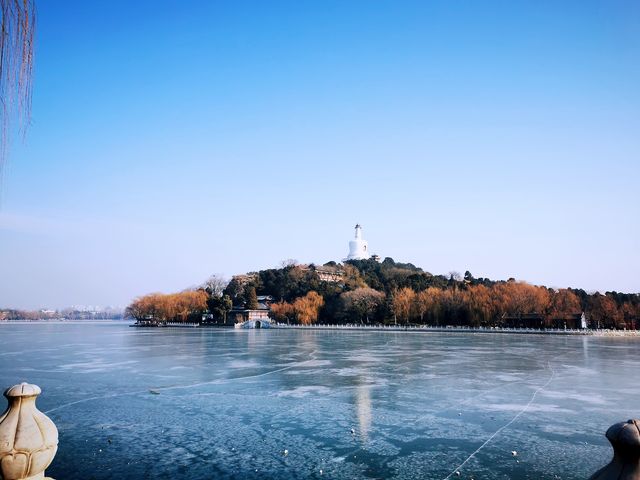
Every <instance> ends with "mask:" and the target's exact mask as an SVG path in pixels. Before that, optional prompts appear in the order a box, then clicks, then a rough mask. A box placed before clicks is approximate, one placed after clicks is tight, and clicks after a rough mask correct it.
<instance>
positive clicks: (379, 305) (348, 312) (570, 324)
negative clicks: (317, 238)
mask: <svg viewBox="0 0 640 480" xmlns="http://www.w3.org/2000/svg"><path fill="white" fill-rule="evenodd" d="M194 292H198V294H194ZM258 298H260V299H261V300H262V301H263V302H265V303H266V304H268V305H269V307H270V316H271V317H272V318H273V319H274V320H276V321H279V322H285V323H301V324H313V323H329V324H332V323H367V324H389V323H393V324H430V325H469V326H512V327H533V328H550V327H554V328H564V327H566V328H576V327H579V326H580V323H581V319H582V318H583V317H582V315H583V313H584V318H585V319H586V321H587V323H588V326H589V327H590V328H627V329H635V328H637V326H639V325H640V295H638V294H623V293H618V292H606V293H605V294H601V293H597V292H596V293H592V294H589V293H587V292H585V291H584V290H581V289H571V288H565V289H551V288H547V287H543V286H535V285H530V284H528V283H525V282H519V281H516V280H514V279H509V280H499V281H494V280H490V279H487V278H475V277H474V276H473V275H472V274H471V273H470V272H468V271H467V272H465V274H464V276H461V275H459V274H456V273H450V274H449V275H447V276H444V275H433V274H431V273H429V272H426V271H424V270H422V269H421V268H418V267H416V266H415V265H412V264H411V263H399V262H395V261H394V260H393V259H391V258H385V259H384V260H383V261H382V262H377V261H375V260H371V259H370V260H351V261H347V262H344V263H336V262H328V263H326V264H324V265H321V266H320V265H313V264H311V265H299V264H295V263H293V262H290V263H288V264H287V265H285V266H283V267H281V268H272V269H267V270H260V271H258V272H251V273H247V274H244V275H237V276H234V277H233V278H232V279H231V281H229V282H225V281H223V280H222V279H220V278H218V277H215V276H214V277H212V278H211V279H209V280H208V281H207V282H205V284H203V285H202V286H200V287H198V288H196V289H191V290H187V291H185V292H182V293H177V294H170V295H162V294H152V295H147V296H144V297H140V298H138V299H136V300H135V301H134V302H133V303H132V304H131V305H130V306H129V307H128V309H127V312H128V314H129V315H130V316H132V317H134V318H136V319H138V320H142V319H147V320H156V321H160V322H163V321H201V319H202V318H203V315H205V317H206V318H207V319H208V321H209V322H211V323H218V324H221V323H222V324H223V323H225V322H226V319H227V313H228V312H229V310H231V309H232V308H236V309H242V308H246V309H253V308H256V306H257V299H258Z"/></svg>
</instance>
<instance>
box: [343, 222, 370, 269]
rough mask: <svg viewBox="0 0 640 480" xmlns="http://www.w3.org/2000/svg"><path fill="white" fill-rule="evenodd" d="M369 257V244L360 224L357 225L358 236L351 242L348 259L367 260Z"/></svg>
mask: <svg viewBox="0 0 640 480" xmlns="http://www.w3.org/2000/svg"><path fill="white" fill-rule="evenodd" d="M369 257H370V255H369V244H368V243H367V241H366V240H365V239H363V238H362V227H361V226H360V224H358V225H356V238H355V240H351V241H350V242H349V256H347V260H366V259H367V258H369Z"/></svg>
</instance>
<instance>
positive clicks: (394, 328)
mask: <svg viewBox="0 0 640 480" xmlns="http://www.w3.org/2000/svg"><path fill="white" fill-rule="evenodd" d="M129 326H130V327H137V328H211V329H229V330H271V329H273V330H320V331H322V330H324V331H366V332H406V333H470V334H476V333H478V334H490V333H494V334H506V335H565V336H591V337H640V330H605V329H602V330H589V329H586V330H572V329H566V330H565V329H545V330H538V329H533V328H502V327H494V328H486V327H477V328H473V327H456V326H449V327H431V326H423V325H421V326H399V325H386V326H384V325H349V324H347V325H287V324H271V325H270V326H269V327H265V328H258V329H255V328H240V329H234V327H233V326H221V325H199V324H179V323H170V324H167V325H138V324H135V323H134V324H131V325H129Z"/></svg>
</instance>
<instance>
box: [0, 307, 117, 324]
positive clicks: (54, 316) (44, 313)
mask: <svg viewBox="0 0 640 480" xmlns="http://www.w3.org/2000/svg"><path fill="white" fill-rule="evenodd" d="M123 318H124V315H123V312H122V310H117V309H106V310H102V311H85V310H75V309H71V308H68V309H64V310H55V311H51V310H16V309H0V321H3V320H5V321H11V320H27V321H36V320H122V319H123Z"/></svg>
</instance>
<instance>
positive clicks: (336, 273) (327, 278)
mask: <svg viewBox="0 0 640 480" xmlns="http://www.w3.org/2000/svg"><path fill="white" fill-rule="evenodd" d="M298 267H299V268H300V269H301V270H302V271H304V272H314V273H315V274H316V275H317V276H318V280H320V281H321V282H329V283H338V282H341V281H342V279H343V278H344V271H343V269H342V267H341V266H340V267H339V266H333V265H323V266H321V267H320V266H317V265H313V264H311V265H299V266H298Z"/></svg>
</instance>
